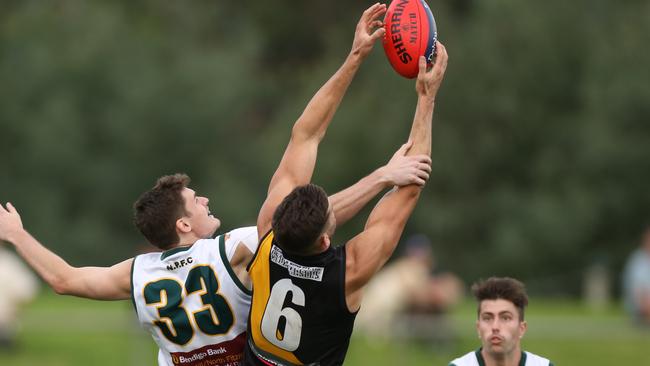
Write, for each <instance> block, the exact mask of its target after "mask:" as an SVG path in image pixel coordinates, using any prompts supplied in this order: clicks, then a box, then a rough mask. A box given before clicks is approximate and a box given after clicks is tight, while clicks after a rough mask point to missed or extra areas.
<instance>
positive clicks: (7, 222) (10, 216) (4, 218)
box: [0, 202, 23, 242]
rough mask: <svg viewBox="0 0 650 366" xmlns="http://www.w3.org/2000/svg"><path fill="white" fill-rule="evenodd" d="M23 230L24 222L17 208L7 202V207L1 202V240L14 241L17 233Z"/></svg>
mask: <svg viewBox="0 0 650 366" xmlns="http://www.w3.org/2000/svg"><path fill="white" fill-rule="evenodd" d="M22 230H23V222H22V220H21V219H20V214H18V211H16V208H15V207H14V206H13V205H12V204H11V203H9V202H7V208H6V209H5V208H4V207H3V206H2V205H1V204H0V241H8V242H13V237H14V236H15V234H17V233H18V232H20V231H22Z"/></svg>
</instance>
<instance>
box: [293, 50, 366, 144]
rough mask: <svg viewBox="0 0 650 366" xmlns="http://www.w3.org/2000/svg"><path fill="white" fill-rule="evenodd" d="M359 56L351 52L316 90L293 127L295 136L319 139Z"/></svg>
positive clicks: (357, 67)
mask: <svg viewBox="0 0 650 366" xmlns="http://www.w3.org/2000/svg"><path fill="white" fill-rule="evenodd" d="M360 65H361V58H360V57H359V56H358V55H356V54H354V53H351V54H350V55H348V57H347V58H346V60H345V62H344V63H343V65H341V67H340V68H339V69H338V70H337V71H336V73H335V74H334V75H332V77H331V78H330V79H329V80H328V81H327V82H326V83H325V84H324V85H323V86H322V87H321V88H320V89H319V90H318V92H316V94H315V95H314V96H313V97H312V99H311V100H310V101H309V104H307V107H306V108H305V111H304V112H303V114H302V115H301V116H300V118H299V119H298V121H297V122H296V124H295V126H294V128H293V134H294V135H295V136H296V137H300V138H304V139H309V138H317V139H318V140H319V141H320V140H321V139H322V138H323V136H324V135H325V131H327V127H328V126H329V123H330V122H331V120H332V118H333V117H334V113H335V112H336V110H337V109H338V106H339V105H340V103H341V100H342V99H343V96H344V95H345V92H346V91H347V89H348V87H349V86H350V83H351V82H352V80H353V79H354V75H355V74H356V72H357V70H358V69H359V66H360Z"/></svg>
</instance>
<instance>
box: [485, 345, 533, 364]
mask: <svg viewBox="0 0 650 366" xmlns="http://www.w3.org/2000/svg"><path fill="white" fill-rule="evenodd" d="M482 349H483V347H481V348H479V349H477V350H476V352H474V353H475V354H476V360H478V364H479V366H485V360H484V359H483V355H482V354H481V350H482ZM519 366H526V352H524V351H521V357H520V358H519Z"/></svg>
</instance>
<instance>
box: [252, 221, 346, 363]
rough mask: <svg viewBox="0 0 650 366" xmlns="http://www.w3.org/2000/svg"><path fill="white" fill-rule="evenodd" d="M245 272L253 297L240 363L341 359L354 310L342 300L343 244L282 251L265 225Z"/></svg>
mask: <svg viewBox="0 0 650 366" xmlns="http://www.w3.org/2000/svg"><path fill="white" fill-rule="evenodd" d="M248 273H249V274H250V277H251V279H252V281H253V298H252V303H251V311H250V314H249V322H248V341H247V344H246V349H245V351H244V354H245V355H244V365H323V366H325V365H341V364H343V360H344V359H345V354H346V352H347V349H348V345H349V343H350V335H351V334H352V327H353V325H354V318H355V316H356V313H351V312H350V311H349V310H348V307H347V305H346V301H345V246H341V247H338V248H333V247H330V248H328V249H327V250H326V251H325V252H323V253H320V254H317V255H311V256H297V255H292V254H289V253H286V252H284V251H283V250H282V249H280V247H278V246H277V245H276V244H275V241H274V236H273V232H272V231H270V232H269V233H268V234H267V235H266V236H265V237H264V238H263V239H262V241H261V242H260V245H259V247H258V250H257V253H255V257H254V258H253V261H252V262H251V263H250V264H249V267H248Z"/></svg>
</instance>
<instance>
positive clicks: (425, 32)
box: [384, 0, 438, 79]
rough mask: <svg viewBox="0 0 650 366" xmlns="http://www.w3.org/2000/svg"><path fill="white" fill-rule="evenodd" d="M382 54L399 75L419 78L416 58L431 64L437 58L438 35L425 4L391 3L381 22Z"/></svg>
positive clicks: (420, 1) (413, 0)
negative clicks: (382, 25)
mask: <svg viewBox="0 0 650 366" xmlns="http://www.w3.org/2000/svg"><path fill="white" fill-rule="evenodd" d="M384 27H385V28H386V35H385V36H384V51H386V57H388V62H390V64H391V66H393V69H395V71H397V73H398V74H400V75H402V76H404V77H406V78H409V79H412V78H414V77H416V76H417V75H418V58H419V57H420V56H424V57H426V59H427V62H429V63H431V62H432V61H433V57H434V56H435V54H436V39H437V38H438V32H437V29H436V21H435V19H433V14H432V13H431V9H429V5H428V4H427V3H426V2H425V1H424V0H393V1H392V2H391V3H390V5H389V6H388V10H387V11H386V16H385V18H384Z"/></svg>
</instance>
